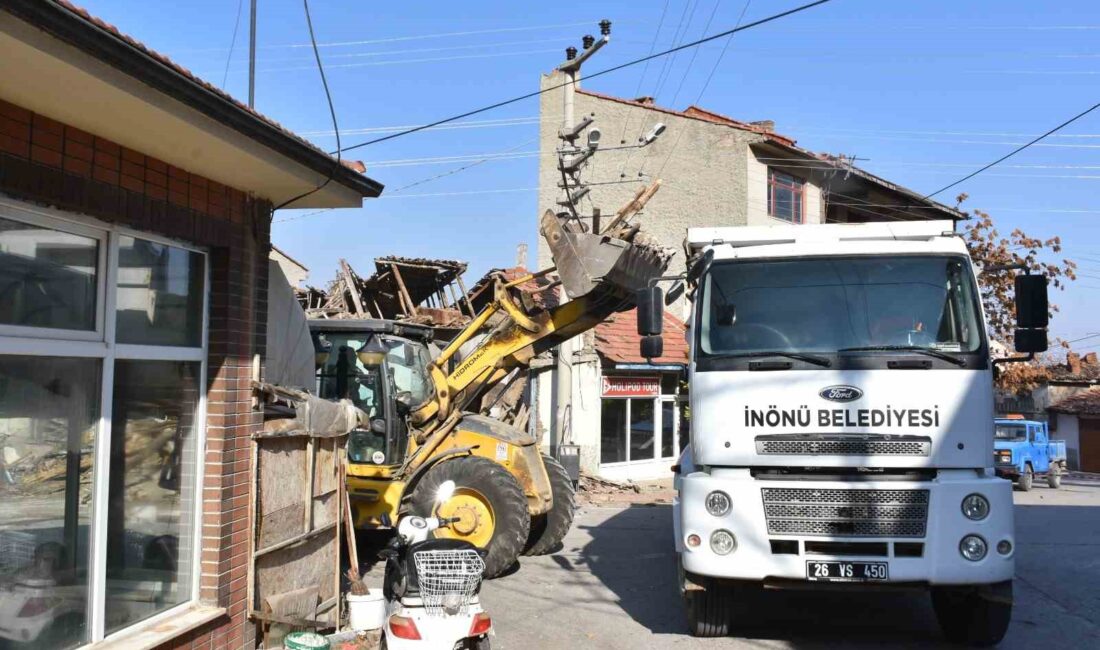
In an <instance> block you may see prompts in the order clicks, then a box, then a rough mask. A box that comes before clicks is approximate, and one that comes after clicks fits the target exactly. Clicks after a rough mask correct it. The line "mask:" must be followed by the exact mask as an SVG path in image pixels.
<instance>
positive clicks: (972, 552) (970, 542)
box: [959, 535, 989, 562]
mask: <svg viewBox="0 0 1100 650" xmlns="http://www.w3.org/2000/svg"><path fill="white" fill-rule="evenodd" d="M988 550H989V549H988V547H987V546H986V543H985V540H984V539H982V538H981V537H978V536H977V535H967V536H966V537H964V538H962V541H961V542H959V553H962V556H963V557H965V558H966V559H968V560H970V561H971V562H977V561H978V560H980V559H982V558H983V557H985V554H986V551H988Z"/></svg>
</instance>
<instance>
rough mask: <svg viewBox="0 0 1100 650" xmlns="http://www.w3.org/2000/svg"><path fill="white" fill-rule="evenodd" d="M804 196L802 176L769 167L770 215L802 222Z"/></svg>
mask: <svg viewBox="0 0 1100 650" xmlns="http://www.w3.org/2000/svg"><path fill="white" fill-rule="evenodd" d="M802 196H803V182H802V179H801V178H796V177H794V176H791V175H790V174H784V173H783V172H781V171H779V170H777V169H773V168H771V167H769V168H768V214H769V215H771V216H773V217H775V218H776V219H782V220H784V221H790V222H791V223H802Z"/></svg>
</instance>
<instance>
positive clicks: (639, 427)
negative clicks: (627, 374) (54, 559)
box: [630, 399, 656, 460]
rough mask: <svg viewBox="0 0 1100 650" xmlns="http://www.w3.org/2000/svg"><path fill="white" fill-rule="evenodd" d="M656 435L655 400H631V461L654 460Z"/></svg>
mask: <svg viewBox="0 0 1100 650" xmlns="http://www.w3.org/2000/svg"><path fill="white" fill-rule="evenodd" d="M654 433H655V430H654V427H653V400H651V399H632V400H630V460H653V454H654V453H655V452H656V447H655V445H656V440H655V435H654Z"/></svg>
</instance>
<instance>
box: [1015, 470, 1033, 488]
mask: <svg viewBox="0 0 1100 650" xmlns="http://www.w3.org/2000/svg"><path fill="white" fill-rule="evenodd" d="M1034 483H1035V472H1034V471H1032V469H1031V465H1024V471H1022V472H1020V478H1018V479H1016V487H1017V488H1019V490H1020V491H1021V492H1030V491H1031V486H1032V485H1033V484H1034Z"/></svg>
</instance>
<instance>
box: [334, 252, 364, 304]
mask: <svg viewBox="0 0 1100 650" xmlns="http://www.w3.org/2000/svg"><path fill="white" fill-rule="evenodd" d="M340 275H341V276H342V277H343V278H344V284H345V285H347V289H348V293H350V294H351V300H352V302H353V303H354V306H355V314H356V315H359V316H362V315H363V314H365V313H366V310H365V309H363V302H362V301H361V300H360V299H359V287H357V286H355V279H354V276H353V275H352V272H351V267H350V266H348V263H347V261H345V260H343V259H341V260H340Z"/></svg>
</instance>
